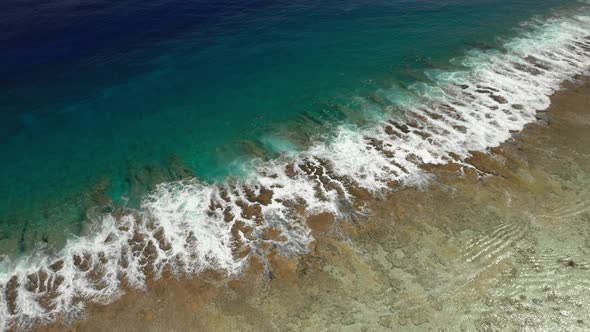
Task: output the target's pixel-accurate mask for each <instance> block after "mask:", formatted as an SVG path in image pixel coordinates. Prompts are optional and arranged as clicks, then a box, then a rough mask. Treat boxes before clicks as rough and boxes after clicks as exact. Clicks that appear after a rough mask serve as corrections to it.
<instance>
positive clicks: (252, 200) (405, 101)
mask: <svg viewBox="0 0 590 332" xmlns="http://www.w3.org/2000/svg"><path fill="white" fill-rule="evenodd" d="M0 15H1V20H0V21H1V22H2V23H0V24H1V26H2V29H0V31H2V32H0V42H1V43H2V45H3V52H2V55H0V74H1V76H0V91H2V92H1V93H0V108H1V109H2V112H1V114H0V128H1V131H0V169H1V170H2V173H1V174H2V177H1V178H0V197H1V199H0V250H1V251H0V253H1V254H2V261H1V264H0V271H1V275H0V285H1V287H2V289H3V290H4V291H3V292H2V293H3V294H4V295H2V296H0V317H1V319H2V322H0V327H8V326H10V325H12V324H15V323H19V324H29V323H31V322H39V321H41V322H44V321H51V320H53V319H55V318H56V317H58V316H59V315H65V316H68V315H71V316H75V315H77V314H79V313H80V312H82V310H83V307H84V306H83V305H82V304H80V301H78V300H77V299H79V298H84V299H85V300H87V301H90V302H109V301H111V300H113V299H115V298H116V297H117V296H118V295H119V294H120V291H121V289H120V288H121V287H120V286H121V280H122V279H125V280H126V282H127V283H128V284H130V285H132V286H134V287H138V288H141V287H143V286H144V285H145V282H146V278H151V277H155V278H158V277H159V276H160V275H161V274H162V273H163V272H164V271H166V270H171V271H173V272H175V273H181V274H184V273H188V274H196V273H198V272H200V271H203V270H205V269H208V268H215V269H220V270H223V271H226V272H227V273H228V274H238V273H240V271H241V269H242V268H243V266H244V264H245V263H246V261H247V259H248V257H250V256H251V255H255V254H256V253H257V248H258V247H260V246H262V245H263V244H264V243H268V242H272V243H273V246H275V247H276V248H277V250H278V251H279V252H281V253H283V254H285V255H287V256H288V255H299V254H303V253H305V252H307V248H308V245H309V243H310V242H311V241H312V240H313V237H312V236H311V233H310V230H309V228H308V227H307V226H306V224H305V222H304V216H305V215H307V214H309V213H318V212H330V213H334V214H335V215H347V214H348V215H350V214H356V213H363V212H362V211H361V210H362V208H360V207H358V206H355V204H354V202H355V197H357V196H358V195H362V194H359V193H360V192H362V193H366V194H367V195H376V196H378V195H381V194H382V193H383V192H386V191H388V190H391V189H392V188H395V187H396V186H398V185H402V186H417V187H420V186H422V185H424V184H425V183H427V182H428V181H429V179H430V177H429V175H428V174H427V172H425V171H424V170H423V169H422V168H421V167H420V165H422V164H444V163H447V162H450V161H461V160H464V159H465V158H467V157H468V156H469V155H470V154H471V152H472V151H484V150H486V149H487V148H490V147H495V146H498V145H499V144H500V143H502V142H504V141H506V140H508V139H509V138H510V137H511V135H512V134H513V133H516V132H518V131H520V130H521V129H522V128H523V127H524V125H526V124H527V123H530V122H533V121H535V119H536V115H535V112H536V111H538V110H544V109H546V108H547V107H548V106H549V96H550V95H551V94H552V93H553V92H554V91H555V90H556V89H558V87H559V85H560V84H561V83H562V82H563V81H565V80H568V79H571V78H573V77H574V76H575V75H576V74H582V73H585V72H586V71H587V70H588V66H589V65H590V52H589V49H590V37H589V31H590V30H589V29H588V28H589V27H590V5H589V4H587V3H585V2H581V1H563V0H561V1H557V0H555V1H553V0H551V1H541V2H539V1H532V0H530V1H529V0H522V1H504V0H477V1H461V0H457V1H430V0H429V1H401V0H396V1H289V2H286V1H240V2H236V1H192V2H186V1H174V0H170V1H157V2H146V1H141V2H140V1H89V2H70V1H61V2H60V1H57V2H52V3H47V2H43V1H29V2H26V3H24V2H18V1H8V2H5V3H3V4H0ZM271 228H272V229H273V230H274V229H276V230H279V232H280V234H282V236H284V237H285V239H286V240H285V241H275V240H276V239H274V240H273V239H272V237H271V238H270V239H269V237H268V236H266V235H265V231H264V230H265V229H271ZM56 264H57V265H56ZM38 271H43V273H44V274H43V275H44V277H43V278H46V279H44V280H51V282H49V284H51V285H52V286H48V288H47V289H45V293H46V294H45V295H39V291H31V290H27V287H26V284H27V280H30V278H29V276H30V275H31V273H33V274H35V273H37V272H38ZM93 271H94V272H93ZM96 271H100V272H96ZM27 278H29V279H27ZM38 278H39V280H41V279H40V278H41V277H40V276H39V277H38ZM56 280H59V282H57V281H56ZM15 289H17V290H18V291H15V292H16V293H14V294H18V295H13V297H16V299H17V300H15V298H12V297H11V296H12V295H10V294H13V293H11V292H13V290H15ZM41 293H43V292H41ZM7 294H8V295H7ZM43 296H47V297H48V298H51V301H50V302H51V304H46V303H44V304H40V302H42V301H45V300H41V298H42V297H43ZM2 324H4V325H2Z"/></svg>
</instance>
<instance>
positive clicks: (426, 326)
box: [38, 78, 590, 331]
mask: <svg viewBox="0 0 590 332" xmlns="http://www.w3.org/2000/svg"><path fill="white" fill-rule="evenodd" d="M538 119H539V121H538V122H537V123H533V124H530V125H529V126H527V128H526V129H525V130H524V131H523V132H521V133H518V134H515V136H514V138H513V139H512V140H510V141H509V142H506V143H505V144H503V145H502V146H501V147H499V148H494V149H491V151H489V154H483V153H476V154H474V157H473V158H471V159H470V160H469V163H470V164H471V165H472V166H474V167H465V166H461V165H459V164H449V165H445V166H432V167H430V166H428V165H425V166H424V168H425V169H427V170H428V171H430V172H432V174H433V175H432V180H431V182H430V184H429V186H428V187H427V188H401V187H397V188H396V189H395V190H394V192H392V193H391V194H390V195H388V197H382V198H379V199H370V200H369V199H365V200H364V201H363V203H365V204H367V207H366V209H364V210H363V211H368V212H367V213H353V214H350V216H349V217H348V218H334V217H333V216H331V215H329V214H323V215H319V216H313V217H310V218H309V219H308V224H309V225H310V227H311V228H312V231H313V235H314V238H315V239H316V241H315V242H314V243H313V244H312V246H311V249H310V252H309V253H308V254H306V255H304V256H299V257H290V258H288V257H282V256H280V255H278V254H276V252H274V251H272V250H271V248H268V252H269V255H268V258H267V260H266V261H262V260H260V259H258V258H253V259H252V260H251V262H250V264H249V266H248V269H247V270H246V271H245V272H244V273H243V274H242V275H241V276H240V278H238V279H227V278H225V277H224V276H223V275H220V274H218V273H215V272H214V271H209V272H206V273H204V274H201V275H199V276H196V277H194V278H184V279H175V278H172V277H167V278H164V279H160V280H159V281H152V282H150V285H149V286H148V288H147V290H145V291H143V292H142V291H135V290H130V291H128V292H127V294H126V295H124V296H123V297H122V298H121V299H119V300H118V301H116V302H114V303H112V304H110V305H106V306H101V305H90V306H89V307H88V310H87V311H86V314H85V316H84V317H82V319H80V320H77V321H74V322H73V323H71V322H64V321H62V322H58V323H55V324H53V325H51V326H48V327H39V328H38V330H49V331H62V330H72V331H74V330H75V331H117V330H118V331H185V330H193V331H227V330H246V331H278V330H280V331H300V330H309V331H380V330H409V331H412V330H419V331H423V330H425V331H439V330H447V331H459V330H462V331H496V330H508V331H510V330H519V331H520V330H551V331H559V330H567V331H575V330H580V331H582V330H588V329H590V319H589V318H588V317H590V259H589V258H588V257H590V132H589V130H590V80H589V79H587V78H584V79H580V80H579V81H578V82H576V83H567V84H565V85H564V88H563V89H562V90H561V91H559V92H558V93H556V94H555V95H554V96H553V98H552V106H551V107H550V109H549V110H547V111H545V112H540V113H538Z"/></svg>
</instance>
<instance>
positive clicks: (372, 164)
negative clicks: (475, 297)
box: [0, 9, 590, 330]
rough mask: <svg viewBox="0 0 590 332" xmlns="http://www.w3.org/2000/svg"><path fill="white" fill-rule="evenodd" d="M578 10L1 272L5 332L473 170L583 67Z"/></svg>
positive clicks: (585, 30) (297, 235) (293, 245)
mask: <svg viewBox="0 0 590 332" xmlns="http://www.w3.org/2000/svg"><path fill="white" fill-rule="evenodd" d="M584 10H586V9H584ZM581 13H582V10H580V9H578V11H577V14H576V15H570V16H562V17H553V18H550V19H545V20H537V21H531V22H527V27H526V28H525V29H524V30H525V31H523V32H521V33H520V34H519V36H518V37H515V38H513V39H511V40H510V41H508V42H506V43H505V44H504V45H503V47H502V50H472V51H471V52H469V54H468V55H466V56H464V57H462V58H460V59H455V60H454V62H455V64H457V65H460V66H461V67H462V68H463V69H461V70H456V71H450V72H449V71H446V72H445V71H435V70H432V71H429V72H427V73H426V74H427V75H428V76H429V77H430V80H429V81H428V82H425V83H416V84H413V85H411V86H409V87H407V88H399V87H397V88H395V87H394V88H391V89H390V90H380V91H377V94H379V96H381V97H382V98H381V99H380V101H381V102H380V103H379V106H380V114H381V119H379V120H377V121H376V122H377V123H375V122H373V124H372V125H371V126H366V127H359V126H352V125H342V126H340V127H338V128H336V130H335V131H334V132H333V133H332V134H331V136H330V138H326V139H325V140H323V142H321V143H317V144H313V145H312V146H311V147H310V148H309V149H307V150H306V151H304V152H301V153H298V155H297V156H296V157H292V156H291V157H282V158H278V159H274V160H271V161H265V162H260V163H258V164H257V165H255V167H254V170H253V171H252V172H250V175H248V176H247V177H246V178H245V179H242V180H232V181H229V180H228V181H226V182H224V183H217V184H206V183H203V182H200V181H198V180H197V179H189V180H184V181H179V182H173V183H166V184H162V185H160V186H158V188H157V189H156V190H155V191H153V192H152V193H150V194H149V195H147V197H145V199H144V200H143V203H142V205H141V208H140V209H137V210H131V209H121V210H118V211H116V212H113V213H111V214H108V215H105V216H103V217H101V218H102V220H101V222H100V224H99V226H97V229H96V230H95V232H94V233H93V235H92V236H85V237H80V238H77V239H74V240H71V241H70V242H68V244H67V245H66V247H65V248H64V249H62V250H61V251H60V252H59V253H57V254H53V255H49V254H47V253H38V254H37V255H36V256H31V257H28V258H23V259H22V260H20V261H19V262H16V263H13V265H11V266H10V267H6V268H5V270H6V272H5V273H3V274H2V275H1V276H0V329H2V330H6V329H8V328H11V327H17V328H26V327H29V326H31V324H37V323H48V322H51V321H53V320H55V319H56V318H58V317H61V316H63V317H66V318H71V317H77V316H79V315H80V314H81V313H82V312H83V310H84V306H85V303H88V302H94V303H108V302H110V301H113V300H114V299H116V298H117V297H118V296H120V295H121V294H122V287H123V286H124V285H125V286H131V287H135V288H143V287H145V285H146V281H147V279H149V278H155V279H157V278H159V277H161V276H163V275H164V274H165V273H171V274H176V275H192V274H197V273H199V272H201V271H204V270H206V269H216V270H222V271H225V272H226V273H227V274H229V275H232V274H237V273H239V272H240V270H241V269H242V268H243V267H244V266H245V264H246V262H247V260H248V258H249V257H251V256H252V255H261V256H262V255H263V248H274V249H276V250H277V251H279V252H280V253H282V254H284V255H298V254H303V253H305V252H306V251H307V248H308V244H309V243H310V241H312V240H313V239H312V236H311V232H310V229H309V228H308V227H307V225H306V223H305V220H306V216H308V215H310V214H314V213H319V212H331V213H333V214H335V215H339V216H345V215H349V214H355V213H362V210H363V206H361V205H359V200H357V198H358V197H360V196H362V195H366V194H373V195H377V194H379V193H383V192H384V191H386V190H388V189H390V188H392V187H395V186H398V185H420V184H421V183H424V182H425V181H427V180H428V174H427V173H426V172H425V171H424V170H423V168H421V166H422V165H423V164H445V163H448V162H456V163H463V164H464V165H465V167H472V166H470V165H468V164H466V163H464V162H463V161H462V160H464V159H466V158H468V157H469V156H470V154H471V151H485V150H486V149H488V148H490V147H494V146H497V145H499V144H500V143H502V142H504V141H506V140H507V139H509V138H510V137H511V135H512V133H515V132H518V131H520V130H522V129H523V127H524V126H525V125H526V124H527V123H530V122H533V121H535V118H536V116H537V112H538V111H542V110H545V109H546V108H547V107H548V106H549V104H550V99H549V97H550V95H551V94H552V93H553V92H554V91H555V90H556V89H558V88H559V86H560V84H561V83H562V82H563V81H564V80H569V79H572V78H573V77H574V76H575V75H576V74H584V73H586V72H587V70H588V68H589V67H590V33H589V31H590V16H586V15H583V14H581ZM400 94H402V95H404V96H406V97H404V98H400V97H399V96H400ZM402 101H403V102H402Z"/></svg>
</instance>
